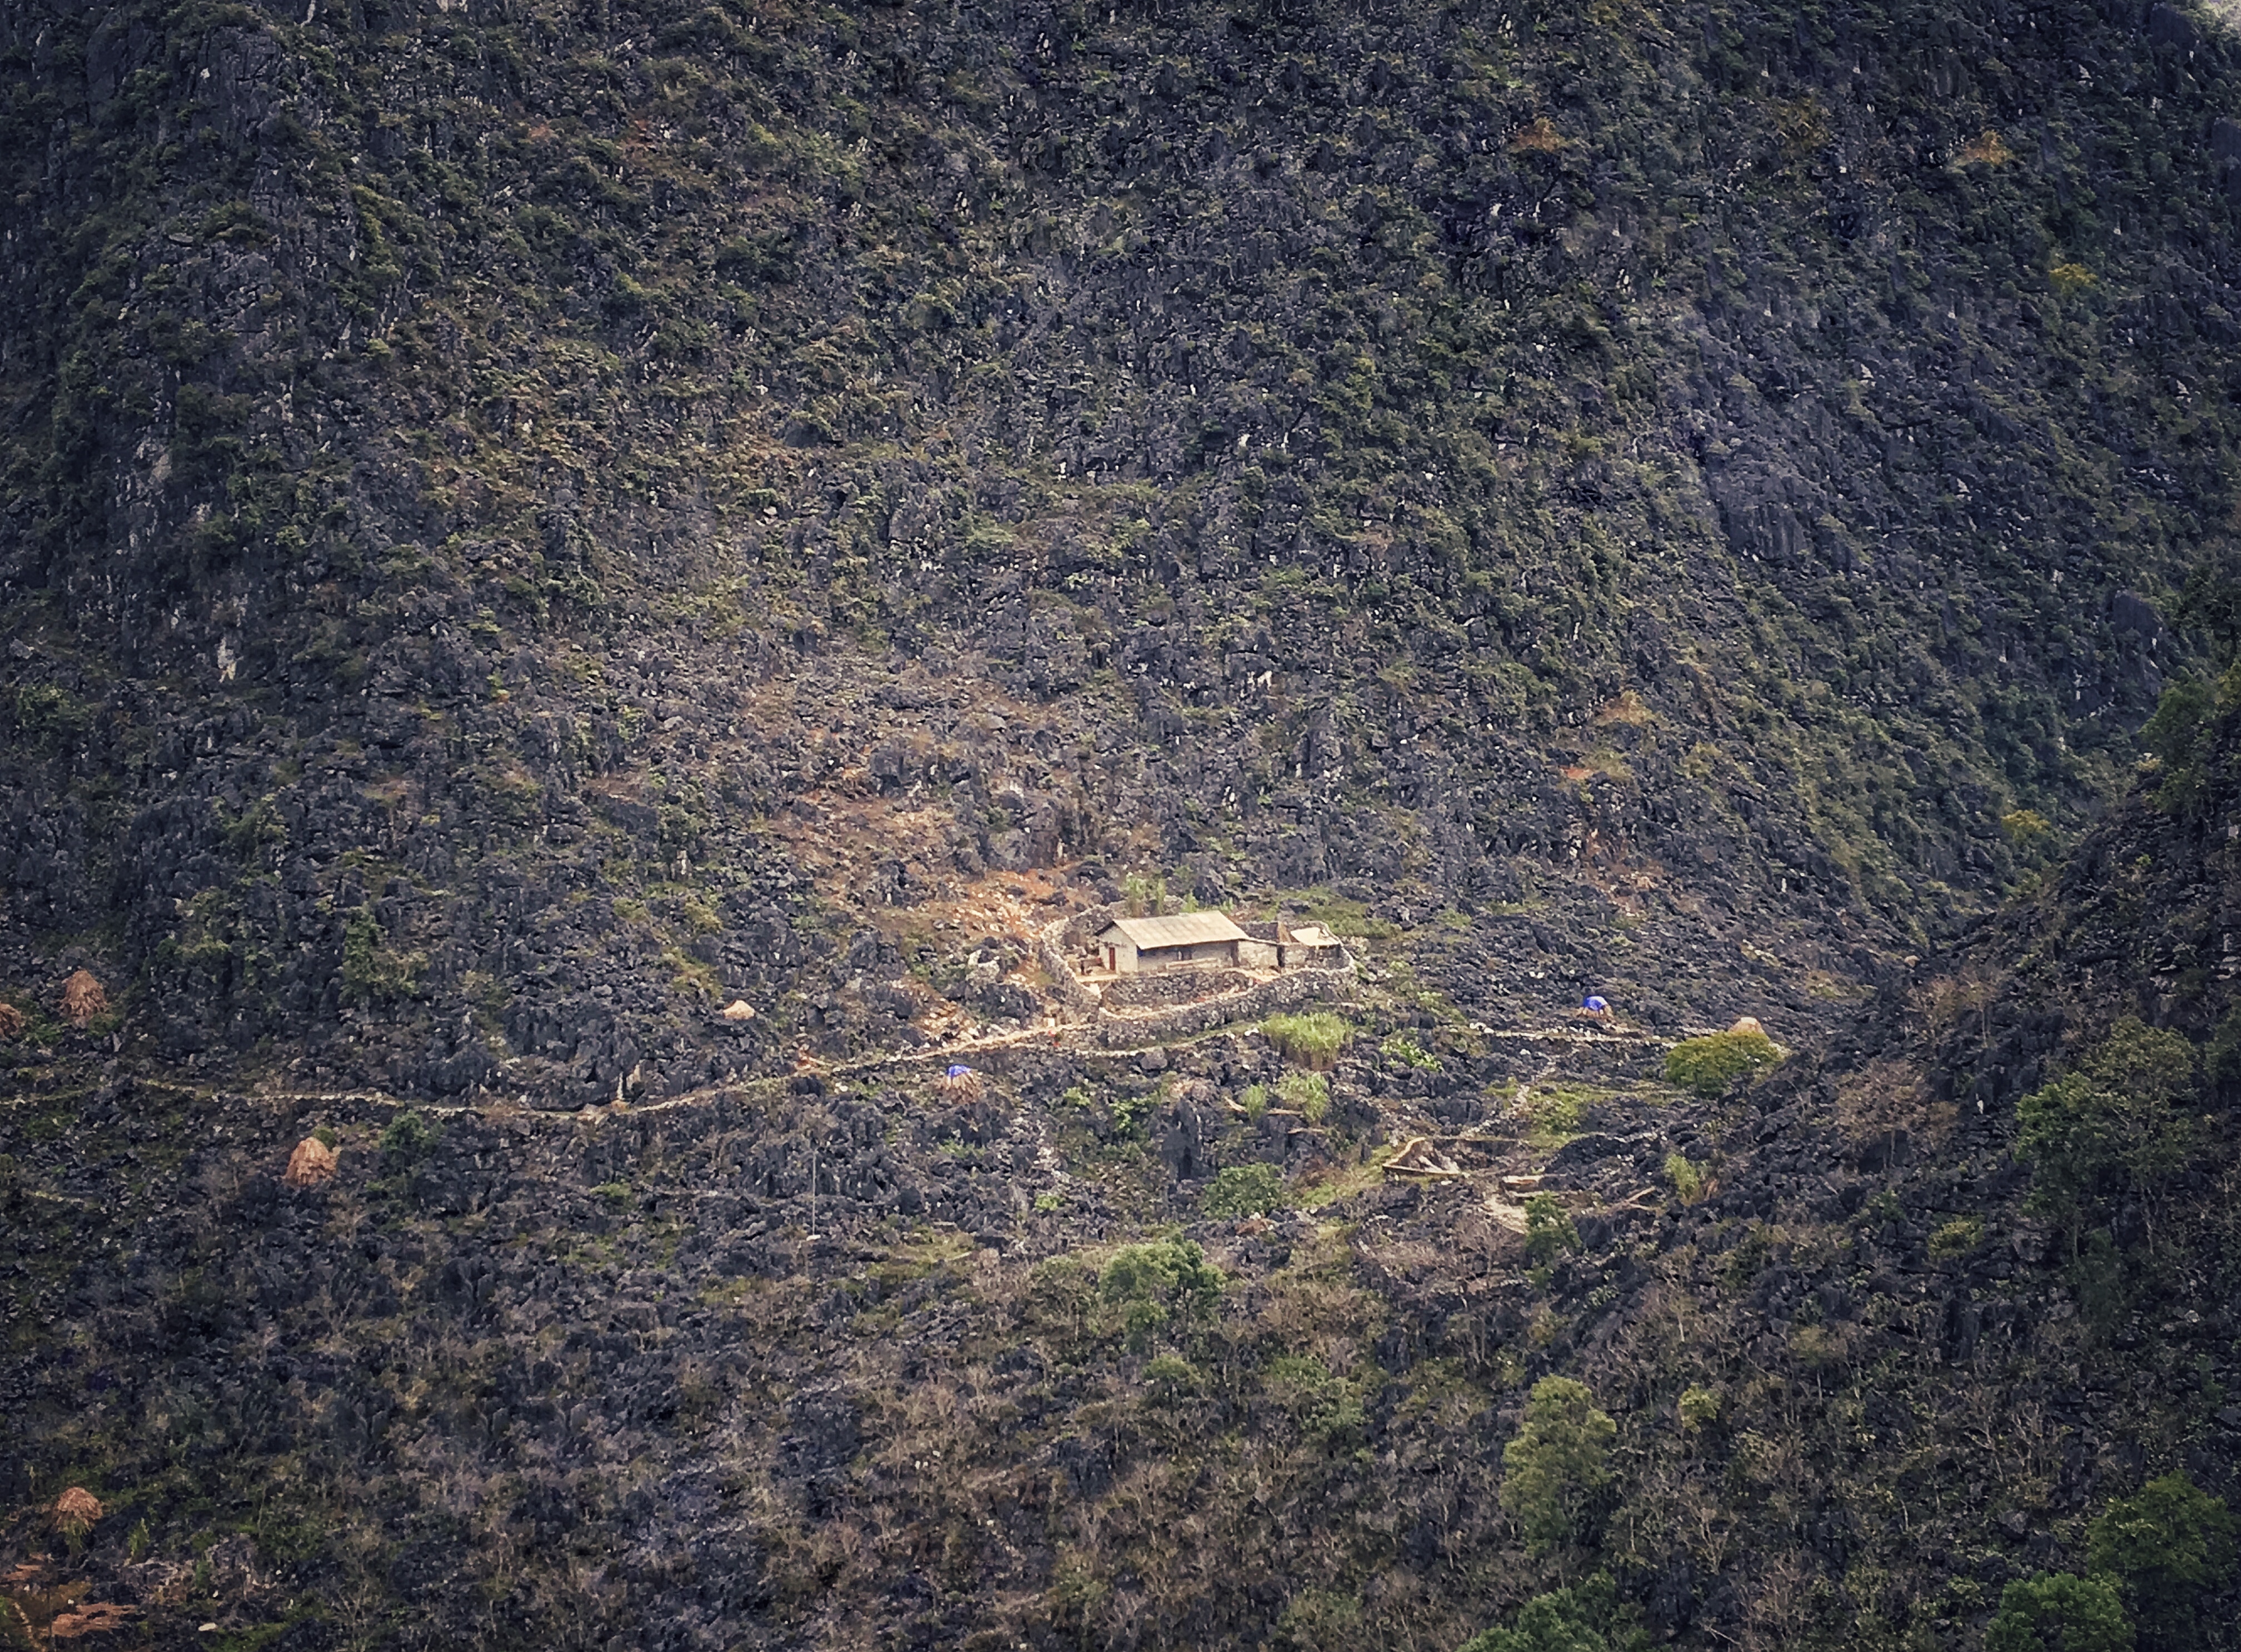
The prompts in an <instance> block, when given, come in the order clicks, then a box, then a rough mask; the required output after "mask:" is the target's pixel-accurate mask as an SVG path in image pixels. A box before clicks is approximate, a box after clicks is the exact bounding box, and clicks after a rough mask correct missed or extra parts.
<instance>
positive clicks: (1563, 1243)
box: [1525, 1193, 1580, 1265]
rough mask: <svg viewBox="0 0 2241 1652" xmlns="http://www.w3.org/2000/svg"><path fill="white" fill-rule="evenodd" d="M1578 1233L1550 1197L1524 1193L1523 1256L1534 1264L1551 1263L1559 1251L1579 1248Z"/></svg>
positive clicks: (1569, 1219)
mask: <svg viewBox="0 0 2241 1652" xmlns="http://www.w3.org/2000/svg"><path fill="white" fill-rule="evenodd" d="M1579 1244H1580V1234H1579V1230H1578V1229H1577V1228H1575V1227H1573V1226H1572V1219H1571V1218H1570V1217H1569V1216H1568V1215H1566V1214H1564V1207H1562V1205H1560V1204H1558V1203H1557V1202H1556V1195H1555V1194H1545V1193H1537V1194H1528V1195H1527V1197H1526V1201H1525V1254H1527V1255H1528V1256H1529V1257H1531V1258H1532V1259H1533V1261H1535V1262H1536V1263H1541V1264H1544V1265H1545V1264H1547V1263H1549V1262H1552V1261H1555V1259H1556V1257H1557V1255H1558V1254H1560V1253H1561V1252H1563V1251H1567V1250H1576V1249H1578V1248H1579Z"/></svg>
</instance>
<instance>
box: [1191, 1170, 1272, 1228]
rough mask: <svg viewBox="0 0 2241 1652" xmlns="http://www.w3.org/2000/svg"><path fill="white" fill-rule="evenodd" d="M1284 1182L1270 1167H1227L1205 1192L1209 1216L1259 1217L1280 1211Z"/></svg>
mask: <svg viewBox="0 0 2241 1652" xmlns="http://www.w3.org/2000/svg"><path fill="white" fill-rule="evenodd" d="M1283 1203H1284V1178H1283V1177H1282V1176H1281V1175H1280V1174H1278V1173H1277V1171H1276V1167H1274V1165H1228V1166H1225V1167H1223V1168H1222V1170H1221V1173H1220V1174H1217V1175H1216V1176H1215V1177H1214V1185H1213V1186H1212V1187H1208V1188H1207V1190H1206V1214H1207V1215H1209V1216H1221V1217H1228V1216H1261V1215H1266V1214H1268V1212H1269V1211H1272V1210H1277V1209H1281V1207H1283Z"/></svg>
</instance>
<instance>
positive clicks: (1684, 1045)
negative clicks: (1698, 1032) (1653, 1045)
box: [1665, 1033, 1782, 1101]
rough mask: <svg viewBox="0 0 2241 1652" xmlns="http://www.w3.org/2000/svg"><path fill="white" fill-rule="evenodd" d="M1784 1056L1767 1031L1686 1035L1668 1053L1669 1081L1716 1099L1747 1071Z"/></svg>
mask: <svg viewBox="0 0 2241 1652" xmlns="http://www.w3.org/2000/svg"><path fill="white" fill-rule="evenodd" d="M1781 1059H1782V1052H1781V1051H1780V1050H1778V1049H1776V1047H1775V1043H1774V1040H1772V1039H1770V1038H1769V1037H1768V1036H1767V1035H1766V1034H1765V1033H1709V1034H1708V1035H1707V1036H1705V1037H1703V1038H1692V1039H1684V1040H1682V1041H1681V1042H1680V1043H1678V1044H1676V1045H1675V1046H1674V1047H1672V1048H1671V1049H1669V1050H1668V1051H1667V1052H1666V1053H1665V1081H1666V1082H1667V1083H1668V1084H1673V1085H1678V1086H1679V1087H1681V1088H1682V1089H1684V1090H1694V1091H1695V1092H1696V1094H1698V1095H1701V1096H1702V1097H1703V1098H1704V1099H1705V1100H1708V1101H1715V1100H1718V1099H1719V1098H1720V1097H1721V1096H1723V1095H1724V1094H1727V1090H1728V1087H1729V1085H1730V1084H1732V1083H1734V1082H1735V1081H1736V1080H1737V1079H1739V1078H1741V1077H1742V1076H1743V1074H1745V1073H1756V1072H1757V1071H1758V1070H1759V1069H1760V1068H1761V1067H1772V1066H1773V1065H1774V1064H1775V1063H1776V1061H1779V1060H1781Z"/></svg>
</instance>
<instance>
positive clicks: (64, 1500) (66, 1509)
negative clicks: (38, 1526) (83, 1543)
mask: <svg viewBox="0 0 2241 1652" xmlns="http://www.w3.org/2000/svg"><path fill="white" fill-rule="evenodd" d="M48 1512H49V1513H50V1515H51V1516H52V1517H53V1520H54V1522H55V1529H56V1530H57V1531H58V1532H60V1533H62V1534H63V1535H64V1536H65V1537H82V1536H84V1535H85V1534H86V1533H87V1532H88V1531H90V1530H91V1529H92V1527H93V1522H95V1521H97V1520H99V1519H100V1518H101V1499H100V1498H98V1497H97V1496H95V1495H93V1494H92V1493H91V1492H90V1491H88V1490H87V1489H86V1488H84V1486H72V1487H71V1488H70V1489H69V1490H68V1491H66V1492H64V1494H63V1495H61V1496H59V1497H57V1498H56V1499H55V1506H54V1508H52V1509H50V1510H49V1511H48Z"/></svg>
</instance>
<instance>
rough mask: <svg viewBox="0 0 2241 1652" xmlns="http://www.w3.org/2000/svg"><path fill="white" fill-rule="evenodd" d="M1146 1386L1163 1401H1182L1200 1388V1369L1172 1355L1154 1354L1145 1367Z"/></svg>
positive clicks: (1156, 1397) (1155, 1397)
mask: <svg viewBox="0 0 2241 1652" xmlns="http://www.w3.org/2000/svg"><path fill="white" fill-rule="evenodd" d="M1144 1386H1145V1387H1146V1388H1149V1389H1151V1391H1152V1395H1153V1397H1154V1399H1157V1400H1161V1401H1174V1400H1178V1399H1181V1397H1182V1396H1183V1395H1186V1394H1188V1393H1191V1392H1192V1391H1194V1389H1196V1388H1197V1387H1198V1386H1199V1374H1198V1368H1196V1367H1195V1366H1194V1365H1192V1364H1191V1362H1190V1361H1188V1360H1185V1359H1179V1358H1177V1357H1176V1356H1175V1355H1174V1354H1154V1356H1153V1357H1152V1358H1151V1359H1150V1360H1149V1361H1147V1362H1146V1363H1145V1366H1144Z"/></svg>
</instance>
